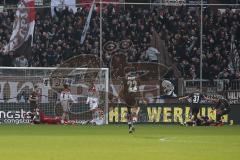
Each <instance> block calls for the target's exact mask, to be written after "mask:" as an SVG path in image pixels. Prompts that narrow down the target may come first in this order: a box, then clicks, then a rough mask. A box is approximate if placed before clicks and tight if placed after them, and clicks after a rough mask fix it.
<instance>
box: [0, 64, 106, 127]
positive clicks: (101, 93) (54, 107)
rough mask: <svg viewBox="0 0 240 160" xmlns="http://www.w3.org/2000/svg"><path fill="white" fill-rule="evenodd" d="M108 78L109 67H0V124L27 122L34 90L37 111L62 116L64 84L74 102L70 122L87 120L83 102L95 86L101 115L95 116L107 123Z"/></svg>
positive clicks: (87, 115) (88, 111) (87, 105)
mask: <svg viewBox="0 0 240 160" xmlns="http://www.w3.org/2000/svg"><path fill="white" fill-rule="evenodd" d="M108 78H109V71H108V68H61V67H59V68H58V67H0V123H30V121H31V120H30V118H29V117H28V116H25V115H26V113H27V112H30V102H29V97H30V95H31V93H32V92H33V91H34V90H37V92H38V97H39V98H38V106H39V108H40V110H41V111H42V112H43V113H44V114H45V115H47V116H50V117H61V116H62V114H63V108H62V106H61V103H60V93H61V91H62V90H63V88H64V87H63V86H64V84H68V86H69V89H70V91H71V95H72V97H73V99H74V100H75V102H73V103H71V105H70V111H69V118H70V120H74V121H76V123H81V122H84V121H90V120H92V114H93V113H92V111H90V109H89V104H87V103H86V101H87V98H88V97H89V96H90V95H89V88H90V86H91V85H92V84H94V85H95V88H96V93H97V94H96V95H95V96H97V98H98V100H99V107H98V110H99V111H102V112H103V114H101V117H100V114H99V115H98V117H100V118H101V119H102V121H103V124H107V123H108V89H109V79H108ZM99 113H100V112H99ZM95 116H97V115H95Z"/></svg>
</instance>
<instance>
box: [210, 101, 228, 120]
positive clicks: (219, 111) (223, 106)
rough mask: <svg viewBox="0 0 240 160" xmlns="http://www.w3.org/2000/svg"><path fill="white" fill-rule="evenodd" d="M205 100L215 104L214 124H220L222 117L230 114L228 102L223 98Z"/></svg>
mask: <svg viewBox="0 0 240 160" xmlns="http://www.w3.org/2000/svg"><path fill="white" fill-rule="evenodd" d="M207 100H209V101H212V102H214V103H215V106H214V107H213V109H216V123H217V124H222V117H223V116H224V115H226V114H229V112H230V110H231V109H230V105H229V102H228V101H227V100H226V99H224V98H219V99H211V98H207Z"/></svg>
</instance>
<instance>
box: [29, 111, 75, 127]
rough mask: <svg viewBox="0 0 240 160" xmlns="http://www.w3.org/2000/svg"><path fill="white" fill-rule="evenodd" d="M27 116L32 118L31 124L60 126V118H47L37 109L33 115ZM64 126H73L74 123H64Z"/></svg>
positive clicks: (69, 121)
mask: <svg viewBox="0 0 240 160" xmlns="http://www.w3.org/2000/svg"><path fill="white" fill-rule="evenodd" d="M27 116H32V117H33V120H32V123H33V124H62V118H61V117H49V116H46V115H45V114H44V113H43V112H42V111H40V109H39V108H36V110H35V111H34V112H33V113H29V114H28V115H27ZM64 124H75V121H71V120H68V121H64Z"/></svg>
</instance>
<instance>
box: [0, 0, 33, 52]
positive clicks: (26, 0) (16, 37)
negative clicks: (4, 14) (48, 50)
mask: <svg viewBox="0 0 240 160" xmlns="http://www.w3.org/2000/svg"><path fill="white" fill-rule="evenodd" d="M34 26H35V0H20V1H19V4H18V8H17V11H16V14H15V20H14V23H13V32H12V35H11V37H10V41H9V43H8V44H7V45H6V46H5V48H4V52H5V53H7V52H10V51H16V50H17V49H19V48H21V47H22V46H24V43H25V42H29V40H31V44H32V42H33V32H34ZM28 46H29V45H28Z"/></svg>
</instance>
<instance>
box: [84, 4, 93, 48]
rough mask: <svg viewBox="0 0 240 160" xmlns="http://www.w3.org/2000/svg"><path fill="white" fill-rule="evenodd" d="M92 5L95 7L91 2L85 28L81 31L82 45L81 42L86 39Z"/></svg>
mask: <svg viewBox="0 0 240 160" xmlns="http://www.w3.org/2000/svg"><path fill="white" fill-rule="evenodd" d="M94 5H95V0H94V1H93V2H92V5H91V8H90V10H89V13H88V17H87V21H86V23H85V26H84V29H83V32H82V36H81V44H83V42H84V40H85V37H86V34H87V31H88V28H89V24H90V21H91V17H92V12H93V8H94Z"/></svg>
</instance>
